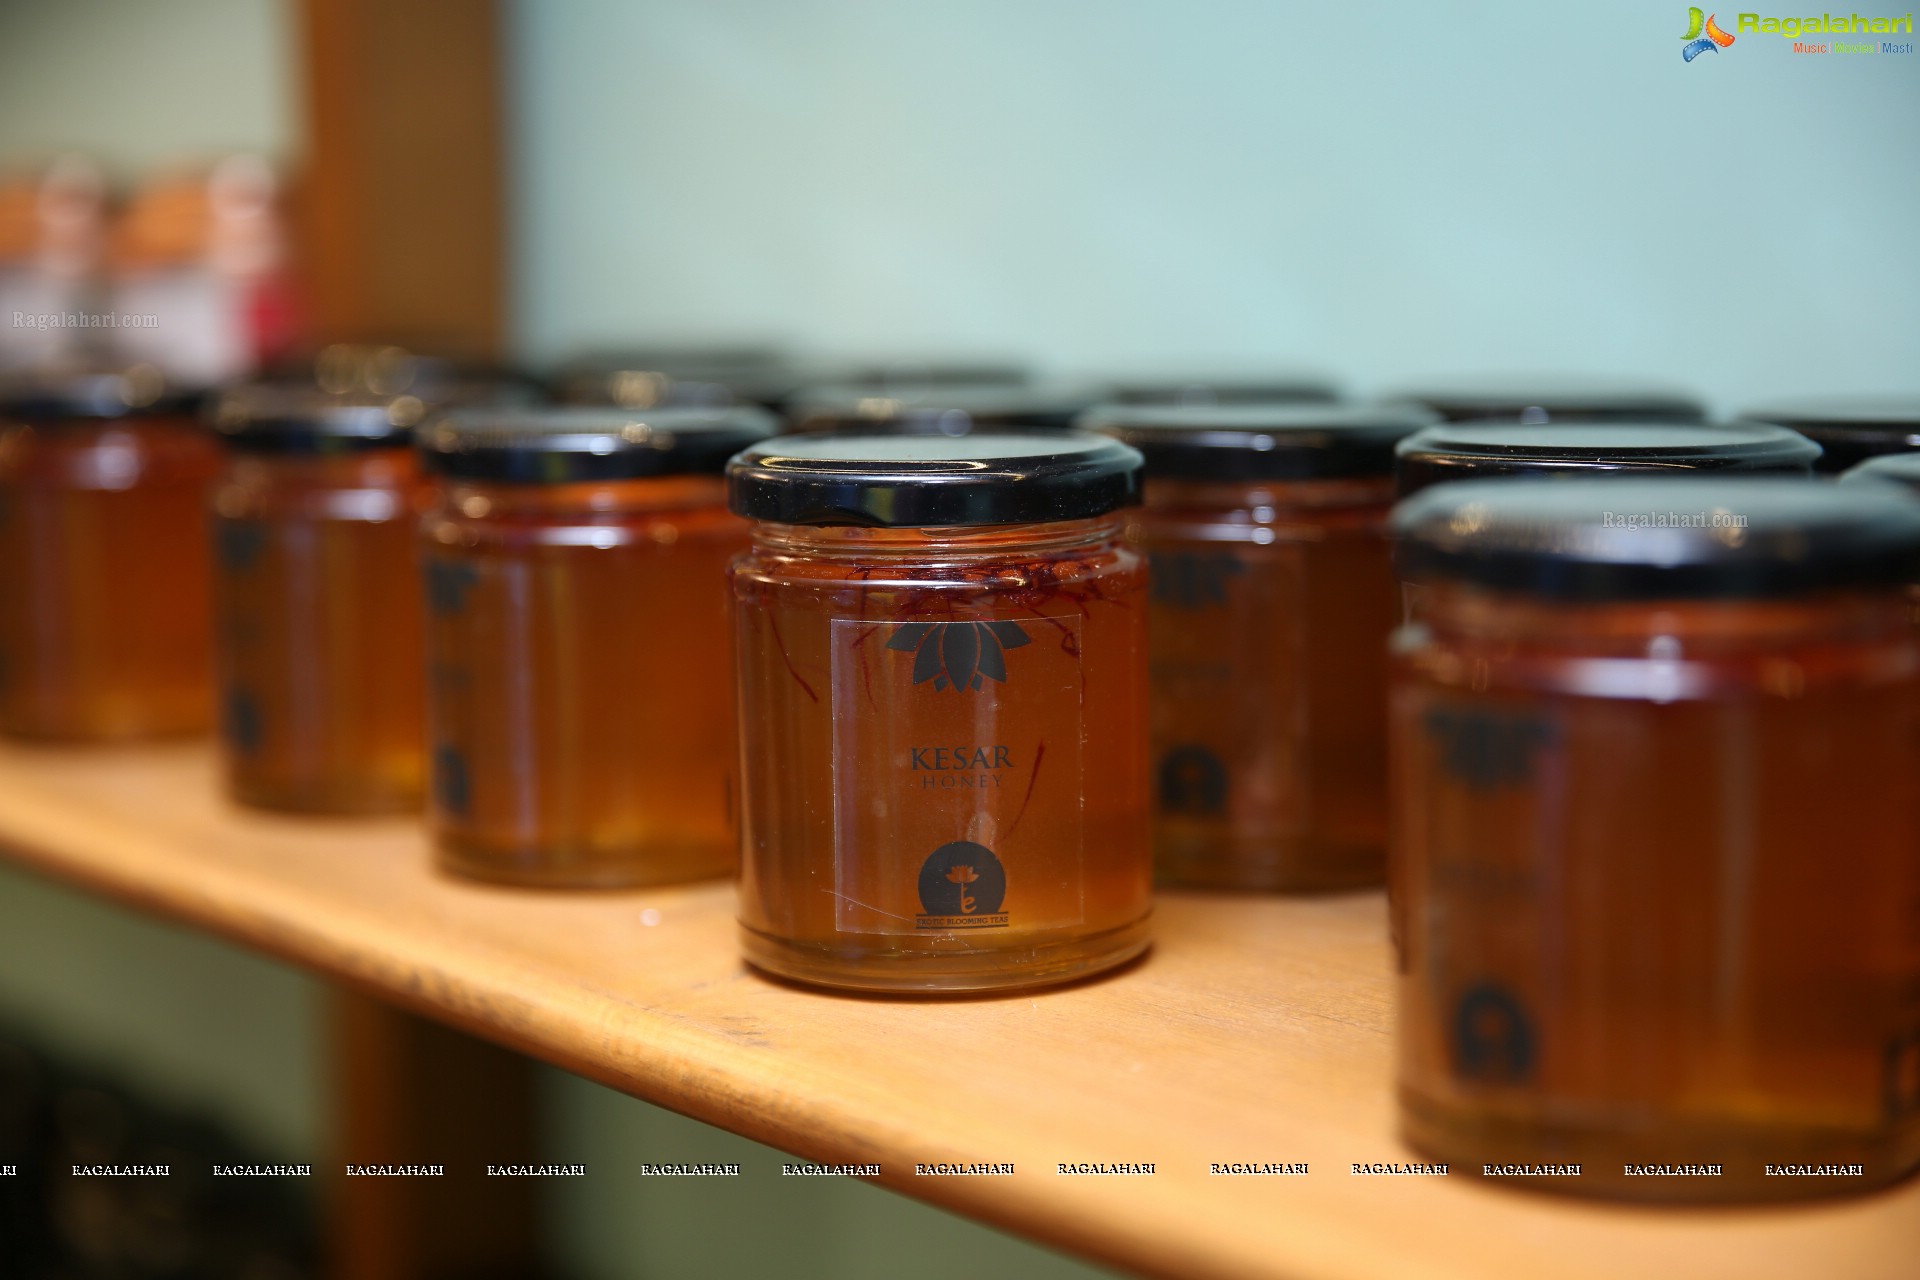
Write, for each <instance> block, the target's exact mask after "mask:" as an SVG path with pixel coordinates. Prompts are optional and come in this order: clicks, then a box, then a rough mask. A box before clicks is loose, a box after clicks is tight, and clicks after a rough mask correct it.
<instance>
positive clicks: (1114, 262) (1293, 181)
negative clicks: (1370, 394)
mask: <svg viewBox="0 0 1920 1280" xmlns="http://www.w3.org/2000/svg"><path fill="white" fill-rule="evenodd" d="M1755 7H1757V8H1759V9H1762V10H1767V11H1772V10H1771V9H1769V7H1768V6H1766V5H1757V6H1755ZM1856 7H1860V6H1856ZM1906 7H1907V6H1892V7H1890V8H1888V10H1887V11H1888V12H1892V11H1893V10H1894V9H1897V10H1898V11H1899V12H1901V13H1904V12H1905V10H1906ZM1775 8H1778V6H1775ZM1788 8H1789V9H1790V8H1791V7H1790V6H1789V7H1788ZM1781 11H1782V12H1786V11H1787V10H1786V9H1782V10H1781ZM1863 11H1864V10H1863ZM1873 12H1875V13H1878V12H1881V10H1880V9H1874V10H1873ZM1722 16H1723V17H1724V16H1725V15H1724V14H1723V15H1722ZM1685 26H1686V6H1685V5H1684V4H1680V3H1677V0H1606V2H1605V3H1599V2H1595V3H1589V4H1583V5H1569V4H1552V5H1543V4H1539V3H1529V2H1526V0H1479V2H1477V3H1475V2H1471V0H1453V2H1450V3H1447V2H1440V3H1436V2H1434V0H1424V2H1423V0H1374V2H1373V3H1369V4H1365V5H1351V4H1338V3H1333V2H1332V0H1317V2H1315V3H1281V2H1278V0H1197V2H1196V3H1189V4H1179V5H1173V4H1166V3H1154V2H1152V0H1104V2H1102V3H1094V2H1093V0H966V2H965V3H950V4H938V5H933V4H897V3H888V2H887V0H779V2H777V3H776V2H774V0H651V2H649V3H644V4H633V3H623V2H622V0H572V2H570V3H567V4H560V5H544V4H523V5H520V6H518V7H517V8H516V9H515V10H514V11H513V17H512V26H511V30H512V31H513V33H514V37H515V38H514V49H513V53H512V59H513V63H512V65H513V67H514V71H515V75H516V83H515V86H514V102H515V107H514V120H515V122H516V125H517V130H518V132H517V134H516V136H515V137H514V140H513V144H514V147H515V149H516V152H517V164H518V170H519V173H518V179H517V181H516V182H515V184H514V196H515V199H516V201H517V207H516V210H515V214H516V218H517V223H518V244H519V252H518V255H517V261H516V264H515V270H516V281H517V288H518V293H519V298H518V309H517V314H518V335H519V339H520V343H521V345H522V347H523V348H524V349H525V350H526V351H527V352H529V353H530V354H533V355H537V356H557V355H560V354H562V353H564V352H566V351H568V350H569V349H571V348H573V347H575V346H576V345H579V344H582V343H586V342H590V341H608V340H613V339H618V338H629V339H630V338H632V337H633V336H634V335H636V334H637V335H643V336H646V335H660V336H664V335H670V334H673V333H678V332H682V331H684V330H696V331H700V332H710V333H718V334H726V333H734V332H741V331H746V332H755V333H767V334H775V335H780V336H788V337H791V338H794V339H796V340H804V341H806V342H808V343H810V344H817V345H821V346H826V347H835V348H846V349H854V350H858V349H861V348H869V347H885V348H888V349H900V348H910V349H914V350H918V349H926V350H939V349H945V348H948V347H959V348H963V349H970V350H986V351H1011V352H1022V353H1028V354H1031V355H1033V356H1035V357H1037V358H1040V359H1042V360H1045V361H1048V362H1050V363H1053V364H1056V365H1062V366H1071V367H1084V368H1089V369H1110V368H1113V367H1115V366H1120V367H1125V366H1128V365H1133V364H1136V363H1143V364H1185V365H1201V366H1216V365H1229V366H1239V365H1244V364H1254V363H1257V362H1260V361H1263V360H1266V361H1273V360H1301V361H1305V362H1308V363H1312V364H1320V365H1324V366H1326V367H1327V368H1329V369H1331V370H1333V371H1336V372H1338V373H1340V374H1342V375H1343V376H1345V377H1346V378H1347V379H1348V381H1349V382H1350V383H1351V384H1352V385H1353V386H1354V387H1356V388H1357V389H1359V390H1363V391H1364V390H1367V389H1371V388H1377V387H1379V386H1381V385H1382V384H1386V383H1391V382H1393V381H1395V380H1397V379H1401V378H1404V377H1408V376H1415V375H1420V374H1426V373H1431V372H1434V371H1442V370H1448V369H1461V370H1467V371H1475V370H1486V369H1505V368H1515V369H1548V370H1574V371H1580V370H1595V371H1621V372H1630V373H1639V374H1651V375H1660V376H1667V377H1671V378H1673V379H1675V380H1678V381H1680V382H1683V383H1686V384H1688V385H1692V386H1695V387H1697V388H1698V389H1699V390H1701V391H1702V392H1704V393H1705V394H1707V395H1708V396H1709V397H1711V398H1712V399H1713V400H1714V401H1716V402H1717V403H1718V405H1719V407H1721V408H1723V409H1730V408H1732V407H1734V406H1736V405H1738V404H1739V403H1742V402H1744V401H1747V400H1749V399H1753V398H1758V397H1763V396H1771V395H1774V394H1777V393H1783V392H1796V391H1817V392H1824V391H1836V390H1865V389H1904V390H1912V389H1914V388H1916V387H1920V265H1916V257H1915V244H1914V239H1915V232H1916V228H1920V164H1916V163H1915V161H1916V159H1920V141H1916V135H1915V133H1914V130H1913V127H1912V126H1913V123H1914V122H1915V121H1916V120H1920V55H1914V56H1904V57H1903V56H1897V55H1890V56H1885V57H1853V58H1849V57H1795V56H1794V55H1793V54H1792V53H1791V52H1790V48H1791V42H1790V41H1785V40H1782V39H1781V38H1780V37H1778V36H1760V35H1753V36H1740V37H1737V39H1736V43H1735V44H1734V46H1733V47H1732V48H1730V49H1727V50H1725V51H1724V52H1720V53H1717V54H1712V55H1707V56H1703V57H1701V58H1698V59H1696V60H1695V61H1694V62H1693V63H1684V62H1683V61H1682V60H1681V57H1680V46H1681V44H1682V41H1681V39H1680V33H1681V32H1682V31H1683V30H1684V29H1685Z"/></svg>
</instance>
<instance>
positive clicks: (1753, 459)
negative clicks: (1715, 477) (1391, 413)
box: [1395, 422, 1820, 497]
mask: <svg viewBox="0 0 1920 1280" xmlns="http://www.w3.org/2000/svg"><path fill="white" fill-rule="evenodd" d="M1395 452H1396V454H1397V455H1398V462H1397V464H1396V466H1395V474H1396V475H1397V477H1398V481H1399V490H1400V494H1401V496H1403V497H1404V496H1406V495H1408V494H1412V493H1417V492H1419V491H1420V490H1422V489H1424V488H1426V487H1427V486H1428V485H1434V484H1444V483H1446V482H1447V481H1450V480H1484V479H1489V478H1491V477H1494V476H1518V477H1525V478H1528V479H1575V478H1588V479H1590V478H1592V477H1595V476H1601V475H1617V476H1620V477H1623V478H1628V477H1635V478H1639V479H1649V478H1652V477H1654V476H1675V475H1686V474H1692V473H1698V472H1702V471H1711V472H1738V473H1742V474H1763V473H1771V472H1777V473H1781V474H1789V475H1802V476H1804V475H1808V474H1810V473H1811V472H1812V470H1813V465H1814V463H1815V461H1817V460H1818V458H1819V457H1820V447H1819V446H1818V445H1816V444H1814V443H1813V442H1812V441H1810V440H1808V439H1807V438H1806V437H1804V436H1802V435H1799V434H1798V433H1796V432H1793V431H1789V430H1787V429H1786V428H1784V427H1773V426H1767V425H1765V424H1763V423H1753V422H1745V423H1733V424H1730V425H1724V426H1723V425H1718V424H1714V423H1705V422H1644V423H1627V422H1572V423H1549V424H1546V425H1532V424H1525V423H1515V422H1460V423H1447V424H1446V425H1444V426H1436V427H1429V428H1427V429H1426V430H1424V431H1421V432H1420V433H1418V434H1417V435H1411V436H1408V437H1407V438H1406V439H1405V440H1402V441H1401V442H1400V444H1399V446H1398V448H1397V449H1396V451H1395Z"/></svg>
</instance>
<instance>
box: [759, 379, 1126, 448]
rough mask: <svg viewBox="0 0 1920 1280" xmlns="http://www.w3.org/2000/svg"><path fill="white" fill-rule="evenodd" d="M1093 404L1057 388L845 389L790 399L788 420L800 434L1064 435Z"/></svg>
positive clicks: (1090, 398)
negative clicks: (994, 432) (1009, 432)
mask: <svg viewBox="0 0 1920 1280" xmlns="http://www.w3.org/2000/svg"><path fill="white" fill-rule="evenodd" d="M1094 399H1095V396H1094V393H1093V392H1092V391H1091V390H1090V389H1088V388H1084V387H1075V386H1069V385H1063V384H1055V383H995V382H980V383H973V382H962V383H954V384H952V385H946V386H942V385H934V384H926V383H910V384H899V383H871V384H868V383H849V384H843V385H829V386H816V387H809V388H806V389H805V390H802V391H800V392H798V393H796V394H795V395H794V396H793V398H792V399H791V400H789V401H788V402H787V407H786V419H787V423H788V426H789V427H790V429H791V430H793V431H795V432H798V433H801V434H805V435H813V434H828V433H838V434H842V435H845V434H849V433H880V434H897V435H936V436H960V435H965V434H967V433H968V432H970V431H990V430H1002V429H1013V430H1021V431H1066V430H1069V429H1071V428H1072V426H1073V423H1074V420H1075V419H1076V418H1078V417H1079V416H1080V415H1081V414H1082V413H1084V412H1086V410H1087V409H1088V408H1090V407H1091V406H1092V404H1093V402H1094Z"/></svg>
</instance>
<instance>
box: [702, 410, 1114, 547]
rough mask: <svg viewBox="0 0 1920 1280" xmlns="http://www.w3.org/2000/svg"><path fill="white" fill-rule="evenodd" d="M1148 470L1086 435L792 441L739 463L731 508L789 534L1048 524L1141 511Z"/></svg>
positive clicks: (762, 447) (766, 444) (732, 476)
mask: <svg viewBox="0 0 1920 1280" xmlns="http://www.w3.org/2000/svg"><path fill="white" fill-rule="evenodd" d="M1141 467H1142V461H1141V458H1140V454H1139V453H1138V452H1136V451H1135V450H1133V449H1130V448H1128V447H1127V446H1125V445H1123V444H1120V443H1119V442H1118V441H1115V440H1110V439H1107V438H1106V437H1104V436H1096V435H1090V434H1087V433H1085V432H1077V431H1060V432H1051V431H1047V432H1041V431H978V432H972V433H969V434H967V435H962V436H955V437H946V436H925V435H901V434H873V433H862V434H835V435H824V436H809V435H793V436H781V437H779V438H777V439H773V440H767V441H763V442H761V443H760V444H757V445H754V446H752V447H750V448H748V449H746V450H744V451H743V452H742V453H741V454H740V455H739V456H738V457H736V458H735V459H734V460H733V462H732V464H731V465H730V466H729V467H728V471H727V477H728V500H729V503H730V505H731V507H732V509H733V510H734V512H735V513H737V514H739V515H743V516H746V517H747V518H749V519H752V520H763V521H771V522H775V523H780V524H800V525H866V526H869V527H876V528H937V527H949V528H961V527H970V526H979V525H996V524H1045V523H1052V522H1057V521H1062V520H1079V519H1086V518H1089V517H1092V516H1099V515H1105V514H1107V513H1108V512H1111V511H1115V510H1118V509H1119V508H1121V507H1126V506H1133V505H1135V504H1137V503H1138V502H1139V500H1140V472H1141Z"/></svg>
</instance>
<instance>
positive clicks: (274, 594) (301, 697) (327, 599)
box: [213, 384, 426, 813]
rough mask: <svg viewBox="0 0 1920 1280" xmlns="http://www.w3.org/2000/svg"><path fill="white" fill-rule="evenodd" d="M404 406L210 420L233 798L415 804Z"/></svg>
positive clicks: (417, 661)
mask: <svg viewBox="0 0 1920 1280" xmlns="http://www.w3.org/2000/svg"><path fill="white" fill-rule="evenodd" d="M422 412H423V409H422V405H421V403H420V401H419V400H418V399H417V398H415V397H413V396H396V397H378V396H370V395H365V394H361V395H328V394H326V393H324V392H321V391H318V390H316V389H311V388H302V387H296V386H290V385H279V386H276V385H268V384H262V385H256V386H247V387H241V388H237V389H235V390H233V391H230V392H228V393H227V394H226V395H225V396H223V397H222V398H221V400H220V402H219V404H218V405H217V406H216V408H215V411H214V423H215V426H216V427H217V428H218V429H219V430H220V433H221V435H222V436H223V437H224V438H225V440H226V442H227V450H228V463H227V470H226V475H225V477H224V479H223V480H222V482H221V483H220V485H219V487H218V488H217V489H216V490H215V493H214V500H213V509H214V599H215V610H216V618H217V629H216V645H217V649H218V653H219V668H220V681H221V689H222V694H221V702H222V735H221V738H222V747H223V752H222V754H223V756H224V763H225V768H226V778H227V789H228V792H229V793H230V794H231V795H232V796H233V797H234V798H235V799H236V800H239V801H240V802H241V803H243V804H251V805H258V806H261V807H264V808H273V809H285V810H290V811H293V812H302V813H384V812H400V811H405V810H409V809H414V808H417V807H418V806H419V804H420V798H421V791H422V787H423V785H424V779H425V774H426V764H425V761H426V745H425V732H426V729H425V720H426V689H425V676H424V672H425V662H424V659H423V657H422V652H421V646H422V644H423V643H424V637H423V624H422V614H423V611H424V610H423V606H422V603H421V588H420V570H419V557H418V553H417V549H416V548H417V543H418V536H419V530H418V524H419V517H420V515H421V512H422V510H423V507H424V499H425V496H426V484H425V481H424V478H423V477H422V475H421V472H420V464H419V458H418V456H417V454H416V452H415V450H414V448H413V429H414V426H415V424H416V423H417V422H418V420H419V418H420V416H421V413H422Z"/></svg>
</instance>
